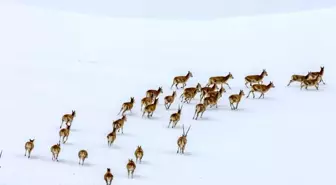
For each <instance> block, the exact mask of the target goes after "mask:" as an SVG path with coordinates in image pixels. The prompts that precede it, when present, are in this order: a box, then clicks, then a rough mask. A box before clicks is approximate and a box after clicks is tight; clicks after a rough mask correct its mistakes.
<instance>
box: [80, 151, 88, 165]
mask: <svg viewBox="0 0 336 185" xmlns="http://www.w3.org/2000/svg"><path fill="white" fill-rule="evenodd" d="M78 158H79V162H78V164H81V162H82V165H84V161H85V159H86V158H88V152H87V151H86V150H80V151H79V152H78Z"/></svg>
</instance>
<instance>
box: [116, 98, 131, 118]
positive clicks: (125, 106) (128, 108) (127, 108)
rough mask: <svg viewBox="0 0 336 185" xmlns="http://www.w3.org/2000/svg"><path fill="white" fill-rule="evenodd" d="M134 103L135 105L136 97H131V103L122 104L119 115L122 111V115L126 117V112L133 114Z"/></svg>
mask: <svg viewBox="0 0 336 185" xmlns="http://www.w3.org/2000/svg"><path fill="white" fill-rule="evenodd" d="M134 103H135V101H134V97H131V101H129V102H125V103H123V104H122V106H121V109H120V112H119V113H118V115H119V114H120V113H121V111H122V115H124V114H125V112H126V111H130V112H131V113H132V108H133V105H134Z"/></svg>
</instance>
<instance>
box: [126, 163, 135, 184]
mask: <svg viewBox="0 0 336 185" xmlns="http://www.w3.org/2000/svg"><path fill="white" fill-rule="evenodd" d="M135 168H136V164H135V163H134V161H133V159H128V163H127V165H126V169H127V176H128V178H129V176H130V175H131V177H132V179H133V174H134V171H135Z"/></svg>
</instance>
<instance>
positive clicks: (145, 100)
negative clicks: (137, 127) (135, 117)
mask: <svg viewBox="0 0 336 185" xmlns="http://www.w3.org/2000/svg"><path fill="white" fill-rule="evenodd" d="M154 100H155V98H154V95H153V94H151V96H150V97H147V96H146V97H144V98H142V99H141V108H140V110H142V107H143V106H144V107H146V106H147V105H149V104H152V103H153V101H154Z"/></svg>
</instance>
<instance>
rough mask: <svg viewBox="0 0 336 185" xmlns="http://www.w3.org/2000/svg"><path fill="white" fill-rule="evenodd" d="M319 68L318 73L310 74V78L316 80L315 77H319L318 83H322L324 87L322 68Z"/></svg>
mask: <svg viewBox="0 0 336 185" xmlns="http://www.w3.org/2000/svg"><path fill="white" fill-rule="evenodd" d="M320 68H321V69H320V71H319V72H312V78H317V77H319V76H320V78H321V79H320V81H319V83H321V82H322V83H323V84H324V85H325V83H324V81H323V79H322V77H323V74H324V66H321V67H320Z"/></svg>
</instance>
